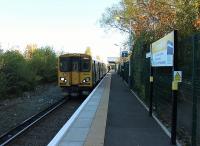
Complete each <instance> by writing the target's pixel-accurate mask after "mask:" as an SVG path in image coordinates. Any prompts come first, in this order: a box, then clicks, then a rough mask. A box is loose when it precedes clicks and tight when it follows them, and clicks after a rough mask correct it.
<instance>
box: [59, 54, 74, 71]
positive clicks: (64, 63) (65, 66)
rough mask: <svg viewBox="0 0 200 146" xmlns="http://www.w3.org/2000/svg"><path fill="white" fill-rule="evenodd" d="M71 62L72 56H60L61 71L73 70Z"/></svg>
mask: <svg viewBox="0 0 200 146" xmlns="http://www.w3.org/2000/svg"><path fill="white" fill-rule="evenodd" d="M70 62H71V61H70V58H64V57H60V62H59V66H60V71H61V72H69V71H71V63H70Z"/></svg>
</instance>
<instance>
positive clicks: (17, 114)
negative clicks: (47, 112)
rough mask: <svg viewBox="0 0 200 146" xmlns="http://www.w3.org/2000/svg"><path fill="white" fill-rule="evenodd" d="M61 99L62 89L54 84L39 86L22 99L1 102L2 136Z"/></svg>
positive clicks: (0, 121)
mask: <svg viewBox="0 0 200 146" xmlns="http://www.w3.org/2000/svg"><path fill="white" fill-rule="evenodd" d="M61 98H63V96H62V91H61V89H60V88H59V87H58V86H57V84H55V83H53V84H46V85H42V86H38V87H37V88H36V90H35V91H32V92H25V93H24V95H23V96H21V97H17V98H12V99H5V100H0V117H1V118H0V135H2V134H3V133H5V132H6V131H8V130H9V129H11V128H13V127H15V126H16V125H18V124H19V123H21V122H23V121H24V120H26V119H27V118H29V117H31V116H33V115H35V114H37V113H39V112H40V111H42V110H44V109H46V108H47V107H49V106H50V105H52V104H53V103H55V102H57V101H59V100H60V99H61Z"/></svg>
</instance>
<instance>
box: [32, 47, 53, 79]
mask: <svg viewBox="0 0 200 146" xmlns="http://www.w3.org/2000/svg"><path fill="white" fill-rule="evenodd" d="M56 64H57V57H56V54H55V52H54V51H53V49H52V48H51V47H48V46H47V47H44V48H40V49H37V50H36V51H34V53H33V56H32V59H31V60H30V62H29V65H30V68H31V70H32V71H33V72H35V73H36V76H35V80H36V81H37V82H51V81H55V80H56V72H57V71H56Z"/></svg>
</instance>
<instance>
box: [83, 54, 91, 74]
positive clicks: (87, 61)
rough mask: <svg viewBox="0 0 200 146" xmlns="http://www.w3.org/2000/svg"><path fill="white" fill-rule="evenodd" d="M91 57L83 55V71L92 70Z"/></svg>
mask: <svg viewBox="0 0 200 146" xmlns="http://www.w3.org/2000/svg"><path fill="white" fill-rule="evenodd" d="M90 66H91V65H90V58H87V57H83V58H82V61H81V71H83V72H87V71H90Z"/></svg>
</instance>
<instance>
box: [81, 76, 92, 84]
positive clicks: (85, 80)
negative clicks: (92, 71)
mask: <svg viewBox="0 0 200 146" xmlns="http://www.w3.org/2000/svg"><path fill="white" fill-rule="evenodd" d="M89 81H90V77H87V78H85V79H84V80H83V81H82V83H86V82H89Z"/></svg>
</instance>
